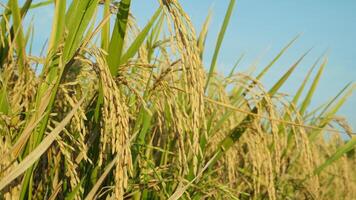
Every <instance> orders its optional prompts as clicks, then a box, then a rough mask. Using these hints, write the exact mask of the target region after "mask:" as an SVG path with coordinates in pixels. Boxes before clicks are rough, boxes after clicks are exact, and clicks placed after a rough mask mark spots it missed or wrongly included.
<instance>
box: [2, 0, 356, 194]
mask: <svg viewBox="0 0 356 200" xmlns="http://www.w3.org/2000/svg"><path fill="white" fill-rule="evenodd" d="M52 3H53V4H54V7H55V10H54V18H53V23H52V27H51V35H50V38H49V39H48V44H46V47H45V48H44V51H43V54H42V55H41V56H34V55H31V52H30V51H28V48H27V47H31V46H32V43H31V41H32V40H31V39H30V38H32V37H41V36H40V35H33V32H32V31H31V28H32V27H24V26H23V25H22V21H23V19H24V18H25V17H26V15H27V13H28V12H32V11H33V12H36V8H37V7H41V6H47V5H48V4H52ZM130 5H131V0H121V1H109V0H101V1H99V0H73V1H66V0H54V1H45V2H41V3H37V4H34V3H33V2H32V0H26V1H25V3H24V4H23V5H19V3H18V1H17V0H9V1H8V2H7V4H1V6H2V7H3V12H2V13H1V18H0V137H1V141H0V143H1V145H0V153H1V159H0V199H170V200H173V199H272V200H273V199H355V198H356V183H355V182H356V171H355V170H353V166H355V164H356V157H355V145H356V137H355V135H354V133H353V131H352V130H351V128H350V126H349V125H348V123H347V121H346V120H345V119H344V118H342V117H340V116H338V115H337V111H338V110H339V108H340V107H341V106H342V105H343V104H344V103H345V101H346V100H347V98H348V97H349V96H350V95H351V93H352V92H353V90H354V89H355V85H354V84H352V83H350V84H348V85H346V86H345V88H343V89H341V91H340V93H338V94H335V97H332V98H331V99H330V100H329V101H326V103H325V104H322V105H321V106H320V107H318V108H311V107H310V102H311V100H312V97H313V95H314V93H316V92H317V85H318V82H319V80H320V78H321V77H322V73H323V69H324V68H325V67H326V66H327V57H324V56H323V57H321V58H318V59H317V60H316V61H315V63H314V64H312V65H311V68H310V71H309V72H308V73H307V74H306V76H305V79H304V80H303V81H302V82H301V85H300V87H299V89H298V90H297V91H295V93H293V91H291V92H290V96H286V95H284V94H282V93H281V92H280V88H281V87H282V86H283V85H285V84H286V83H287V81H288V79H289V77H291V76H292V75H293V74H294V70H295V69H296V68H297V67H298V66H299V65H300V63H301V62H302V61H303V59H304V57H306V56H308V55H307V54H308V51H307V52H306V53H305V54H303V55H301V56H300V58H299V59H298V60H297V61H295V62H294V64H292V65H291V66H290V67H289V68H286V69H284V70H285V73H284V75H283V76H282V77H280V79H279V80H278V81H277V82H276V83H275V84H274V85H273V87H271V88H265V87H264V86H263V85H262V84H261V82H260V80H261V78H262V77H264V76H268V75H269V73H268V72H269V70H270V69H271V68H272V67H273V66H274V64H275V63H277V62H278V60H279V58H280V57H282V56H283V55H284V54H285V53H286V52H287V51H288V49H289V47H291V46H292V45H293V43H295V42H296V41H297V39H298V37H299V36H297V37H296V38H294V39H293V40H291V41H290V42H289V43H288V44H287V45H286V46H285V47H283V48H282V49H281V51H280V52H279V53H278V54H277V55H276V56H275V57H274V58H271V62H270V63H269V64H268V65H267V66H265V67H263V68H260V69H259V71H258V73H257V74H255V73H248V72H237V71H236V70H235V69H236V67H238V63H237V64H236V66H235V67H234V68H233V70H232V71H231V73H229V74H228V75H222V74H220V73H218V72H217V71H216V69H217V59H218V56H219V50H220V47H221V44H222V41H223V39H224V34H225V32H226V31H227V27H228V23H229V19H230V17H231V13H232V12H233V8H234V5H235V0H230V3H229V5H228V9H227V12H226V16H225V19H224V22H223V25H222V28H221V31H220V33H219V35H218V37H217V43H216V48H215V50H214V52H213V53H214V54H213V59H212V61H211V62H210V63H211V65H210V68H209V70H205V69H206V68H205V67H204V65H203V63H205V62H203V61H202V59H203V56H202V55H203V54H204V52H205V51H206V49H205V40H206V37H207V34H208V30H209V20H210V15H208V17H207V20H206V22H205V23H204V26H203V28H202V30H201V31H200V32H196V30H195V29H194V27H193V25H192V23H191V21H190V18H189V16H188V15H187V14H186V13H185V12H184V9H183V8H182V7H181V5H180V4H179V2H178V1H176V0H160V1H159V5H160V6H159V7H158V8H157V11H156V12H155V13H154V14H153V15H152V17H151V18H150V20H149V21H148V23H147V24H146V25H145V26H144V27H141V28H140V27H138V25H137V23H136V20H135V18H134V17H133V16H134V15H135V13H131V12H130ZM99 9H101V10H103V12H102V13H103V16H99V15H98V14H97V13H98V10H99ZM73 19H76V20H73ZM98 21H99V23H97V22H98ZM110 21H114V23H110ZM207 62H209V61H207ZM315 70H317V73H316V75H315V77H312V74H313V73H312V72H313V71H315ZM308 82H310V83H311V84H310V85H311V86H310V88H306V86H307V83H308ZM303 94H305V95H303ZM304 96H305V97H304ZM345 135H346V136H345ZM345 137H347V138H346V139H345Z"/></svg>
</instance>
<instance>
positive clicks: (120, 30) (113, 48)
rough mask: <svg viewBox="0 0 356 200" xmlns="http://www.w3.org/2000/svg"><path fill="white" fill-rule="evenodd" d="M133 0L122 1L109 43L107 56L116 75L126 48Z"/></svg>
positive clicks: (111, 69) (113, 73) (112, 73)
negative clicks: (128, 21)
mask: <svg viewBox="0 0 356 200" xmlns="http://www.w3.org/2000/svg"><path fill="white" fill-rule="evenodd" d="M130 5H131V0H122V1H120V6H119V8H118V10H119V11H118V13H117V16H116V21H115V26H114V30H113V33H112V37H111V41H110V44H109V51H108V53H109V54H108V56H107V62H108V65H109V68H110V72H111V75H113V76H114V77H115V76H116V75H117V72H118V67H119V64H120V59H121V55H122V51H123V48H124V41H125V35H126V32H127V30H126V26H127V20H128V17H129V12H130Z"/></svg>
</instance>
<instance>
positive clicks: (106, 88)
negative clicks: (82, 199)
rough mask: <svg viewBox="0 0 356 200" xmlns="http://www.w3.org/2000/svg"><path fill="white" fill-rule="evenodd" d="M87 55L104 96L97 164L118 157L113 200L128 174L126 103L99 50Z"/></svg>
mask: <svg viewBox="0 0 356 200" xmlns="http://www.w3.org/2000/svg"><path fill="white" fill-rule="evenodd" d="M90 53H91V54H92V55H93V56H94V58H95V60H96V62H97V63H96V65H95V66H93V67H97V68H98V71H99V77H100V80H101V81H100V82H101V88H102V90H103V96H104V102H103V108H102V116H103V118H102V120H101V123H102V125H103V128H102V129H101V138H100V142H101V151H100V155H99V157H100V158H99V159H100V160H99V165H101V164H102V162H103V161H104V160H105V159H107V154H109V155H110V154H111V155H117V156H118V159H117V162H116V167H115V198H117V199H122V198H123V196H124V189H126V188H127V184H128V177H129V174H131V173H132V172H131V171H132V161H131V151H130V136H129V115H128V111H127V109H128V108H127V105H126V102H127V100H126V98H125V95H124V94H122V92H121V90H120V89H119V88H118V85H117V84H116V82H115V81H114V79H113V77H112V75H111V73H110V71H109V67H108V65H107V63H106V60H105V54H104V53H103V52H102V51H101V50H99V49H93V50H92V51H91V52H90Z"/></svg>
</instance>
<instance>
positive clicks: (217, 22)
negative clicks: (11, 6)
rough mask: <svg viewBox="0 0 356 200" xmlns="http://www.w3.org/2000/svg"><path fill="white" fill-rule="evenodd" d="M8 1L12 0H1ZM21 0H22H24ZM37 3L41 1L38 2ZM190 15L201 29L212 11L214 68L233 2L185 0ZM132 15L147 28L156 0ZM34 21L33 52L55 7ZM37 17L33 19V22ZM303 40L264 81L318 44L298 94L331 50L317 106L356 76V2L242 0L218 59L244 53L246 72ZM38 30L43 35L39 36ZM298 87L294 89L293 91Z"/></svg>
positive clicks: (355, 100)
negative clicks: (316, 63)
mask: <svg viewBox="0 0 356 200" xmlns="http://www.w3.org/2000/svg"><path fill="white" fill-rule="evenodd" d="M0 2H1V3H6V2H7V0H0ZM20 2H23V0H21V1H20ZM34 2H39V0H35V1H34ZM180 2H181V4H182V6H183V8H184V9H185V10H186V11H187V13H188V14H189V15H190V16H191V19H192V21H193V23H194V25H195V26H196V29H197V31H200V28H201V25H202V23H203V22H204V19H205V17H206V16H207V13H208V10H209V9H211V10H212V12H213V17H212V23H211V26H210V29H209V35H208V39H207V52H206V55H205V61H204V63H205V64H206V66H209V63H210V60H211V56H212V53H213V49H214V46H215V42H216V37H217V34H218V31H219V29H220V26H221V24H222V21H223V18H224V14H225V10H226V8H227V5H228V3H229V0H180ZM132 4H133V5H132V13H133V14H134V16H136V18H137V20H138V22H139V24H140V25H141V26H143V25H144V24H145V23H146V22H147V20H148V18H149V17H150V16H151V15H152V13H153V12H154V10H155V9H156V8H157V6H158V4H157V0H132ZM30 16H33V18H34V21H35V32H36V34H37V39H36V40H35V42H34V52H39V50H40V48H41V46H42V44H43V42H44V41H45V40H46V38H48V36H49V30H50V24H51V19H52V16H53V6H50V7H46V8H41V9H37V10H36V12H31V15H30ZM31 19H32V17H28V18H27V19H26V20H25V23H26V24H28V23H29V21H31ZM299 33H302V36H301V38H300V39H299V40H298V41H297V42H296V44H295V45H294V46H293V47H292V48H291V49H290V50H289V51H288V52H287V53H286V54H285V56H284V57H283V58H282V59H281V60H280V61H278V63H276V65H275V66H274V68H273V69H272V70H271V71H270V72H269V73H268V74H267V76H266V78H265V79H263V82H264V83H265V85H266V86H267V87H268V86H271V84H272V83H273V81H276V80H278V79H279V77H280V75H281V74H283V73H284V72H285V71H286V70H287V69H288V68H289V67H290V66H291V65H292V64H293V63H294V62H295V61H296V60H297V59H298V58H299V57H300V56H301V54H303V53H304V52H306V51H307V50H308V49H310V48H311V47H314V48H313V50H312V52H311V53H310V54H309V55H308V56H307V58H306V59H305V60H304V61H303V62H302V63H301V65H300V67H299V68H298V69H297V70H296V73H295V74H294V75H293V77H292V78H291V79H290V80H289V82H288V84H287V86H286V87H284V88H283V92H287V93H288V92H289V93H294V92H295V90H296V88H297V87H299V85H300V82H301V81H302V80H303V77H304V75H305V73H306V71H307V69H308V68H309V67H310V66H311V65H312V64H313V62H314V61H315V60H316V58H317V57H318V56H320V55H321V54H322V53H323V52H324V51H325V50H329V53H328V57H329V63H328V65H327V68H326V69H325V72H324V75H323V77H322V79H321V82H320V85H319V87H318V90H317V93H316V95H315V97H314V99H313V101H312V106H314V107H315V106H317V105H319V104H321V103H323V102H325V101H327V100H329V99H330V98H331V97H333V96H334V95H336V94H337V92H338V91H339V90H341V89H342V88H343V87H344V86H345V85H346V84H347V83H348V82H350V81H355V80H356V38H355V36H356V1H355V0H237V1H236V7H235V10H234V13H233V15H232V19H231V22H230V26H229V27H228V30H227V33H226V37H225V40H224V42H223V46H222V49H221V53H220V57H219V59H218V70H219V71H220V72H222V73H227V72H229V71H230V69H231V68H232V66H233V64H234V63H235V61H236V59H237V58H238V57H239V56H240V55H241V54H243V53H244V54H245V55H246V56H245V59H244V60H243V62H242V65H241V67H240V68H239V69H238V70H240V72H243V71H244V70H245V69H246V68H247V67H248V66H249V65H250V64H252V63H253V62H255V61H256V60H259V62H258V65H257V69H262V67H263V66H266V64H267V63H268V62H269V61H270V60H271V59H272V58H273V56H275V55H276V54H277V53H278V51H279V50H280V49H281V48H282V47H283V46H284V45H285V44H287V43H288V42H289V41H290V40H291V39H292V38H293V37H294V36H296V35H297V34H299ZM38 34H40V35H41V37H38ZM292 91H293V92H292ZM355 113H356V95H355V94H354V95H353V96H352V97H351V98H350V99H349V101H348V102H347V103H346V105H345V106H344V107H343V108H342V109H341V110H340V112H339V114H341V115H344V116H347V118H348V119H349V122H350V123H351V124H352V126H353V127H354V129H356V114H355Z"/></svg>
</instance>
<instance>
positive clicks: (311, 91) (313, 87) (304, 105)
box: [299, 59, 327, 115]
mask: <svg viewBox="0 0 356 200" xmlns="http://www.w3.org/2000/svg"><path fill="white" fill-rule="evenodd" d="M326 64H327V59H325V60H324V61H323V63H322V64H321V66H320V69H319V71H318V73H317V75H316V77H315V79H314V81H313V83H312V85H311V86H310V89H309V92H308V94H307V96H306V97H305V99H304V101H303V103H302V105H301V108H300V110H299V112H300V114H301V115H304V113H305V111H306V109H307V107H308V106H309V104H310V102H311V99H312V97H313V95H314V92H315V90H316V87H317V85H318V83H319V80H320V77H321V74H322V73H323V71H324V68H325V66H326Z"/></svg>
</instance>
